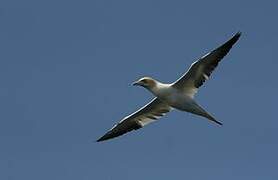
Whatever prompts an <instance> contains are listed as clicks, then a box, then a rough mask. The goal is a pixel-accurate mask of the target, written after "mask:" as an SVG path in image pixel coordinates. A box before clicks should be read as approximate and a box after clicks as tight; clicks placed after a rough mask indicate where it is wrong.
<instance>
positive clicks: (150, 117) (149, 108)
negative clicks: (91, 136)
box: [97, 98, 171, 142]
mask: <svg viewBox="0 0 278 180" xmlns="http://www.w3.org/2000/svg"><path fill="white" fill-rule="evenodd" d="M170 110H171V107H170V106H168V105H167V104H165V103H163V102H162V101H160V100H159V99H158V98H154V99H153V100H152V101H151V102H150V103H148V104H147V105H145V106H144V107H142V108H141V109H139V110H138V111H136V112H134V113H133V114H131V115H129V116H127V117H125V118H124V119H122V120H121V121H120V122H119V123H117V124H116V125H114V126H113V127H112V129H110V130H109V131H108V132H107V133H106V134H105V135H104V136H102V137H101V138H99V139H98V140H97V142H99V141H104V140H108V139H111V138H115V137H118V136H120V135H123V134H125V133H127V132H129V131H132V130H137V129H139V128H142V127H143V126H145V125H147V124H149V123H151V122H154V121H157V119H159V118H160V117H162V116H164V115H165V114H166V113H167V112H169V111H170Z"/></svg>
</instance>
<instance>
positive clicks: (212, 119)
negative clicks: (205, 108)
mask: <svg viewBox="0 0 278 180" xmlns="http://www.w3.org/2000/svg"><path fill="white" fill-rule="evenodd" d="M205 117H206V118H208V119H209V120H211V121H213V122H215V123H217V124H219V125H221V126H222V125H223V124H222V123H221V122H219V121H217V120H216V119H215V118H214V117H213V116H212V115H210V114H209V113H206V116H205Z"/></svg>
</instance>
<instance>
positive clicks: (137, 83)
mask: <svg viewBox="0 0 278 180" xmlns="http://www.w3.org/2000/svg"><path fill="white" fill-rule="evenodd" d="M132 85H133V86H140V83H139V82H138V81H135V82H133V83H132Z"/></svg>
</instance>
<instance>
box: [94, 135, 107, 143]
mask: <svg viewBox="0 0 278 180" xmlns="http://www.w3.org/2000/svg"><path fill="white" fill-rule="evenodd" d="M107 139H109V138H107V137H105V135H104V136H102V137H101V138H99V139H98V140H96V142H101V141H105V140H107Z"/></svg>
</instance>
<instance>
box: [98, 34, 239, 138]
mask: <svg viewBox="0 0 278 180" xmlns="http://www.w3.org/2000/svg"><path fill="white" fill-rule="evenodd" d="M240 35H241V33H240V32H238V33H236V34H235V35H234V36H233V37H232V38H231V39H230V40H228V41H227V42H225V43H224V44H222V45H221V46H219V47H218V48H216V49H214V50H213V51H211V52H209V53H207V54H206V55H204V56H203V57H201V58H200V59H198V60H197V61H195V62H194V63H192V64H191V66H190V68H189V69H188V71H187V72H186V73H185V74H184V75H182V76H181V77H180V78H179V79H178V80H177V81H175V82H173V83H171V84H165V83H162V82H159V81H157V80H155V79H153V78H151V77H143V78H141V79H139V80H138V81H136V82H134V83H133V85H135V86H142V87H144V88H146V89H147V90H148V91H150V92H151V93H152V94H153V95H154V96H155V98H154V99H152V100H151V101H150V102H149V103H148V104H146V105H145V106H144V107H142V108H141V109H139V110H138V111H136V112H134V113H132V114H130V115H129V116H127V117H125V118H123V119H122V120H121V121H120V122H119V123H117V124H116V125H114V126H113V127H112V128H111V129H110V130H109V131H108V132H107V133H106V134H105V135H104V136H102V137H101V138H99V139H98V140H97V142H100V141H104V140H108V139H111V138H115V137H118V136H120V135H123V134H125V133H127V132H129V131H132V130H137V129H139V128H142V127H144V126H146V125H147V124H149V123H151V122H154V121H157V120H158V119H159V118H160V117H162V116H164V115H165V114H166V113H167V112H169V111H171V110H172V109H177V110H180V111H186V112H189V113H193V114H196V115H199V116H202V117H205V118H207V119H208V120H210V121H212V122H215V123H217V124H219V125H222V123H221V122H219V121H217V120H216V119H215V118H214V117H213V116H212V115H211V114H210V113H209V112H207V111H206V110H205V109H204V108H202V107H201V106H200V105H199V104H198V103H197V102H196V101H195V100H194V96H195V94H196V93H197V91H198V89H199V87H201V86H202V85H203V83H204V82H205V81H206V80H208V79H209V77H210V75H211V73H212V71H213V70H214V69H215V68H216V67H217V65H218V63H219V62H220V61H221V60H222V59H223V57H224V56H225V55H226V54H228V52H229V51H230V49H231V48H232V46H233V45H234V44H235V43H236V42H237V41H238V39H239V37H240Z"/></svg>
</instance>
